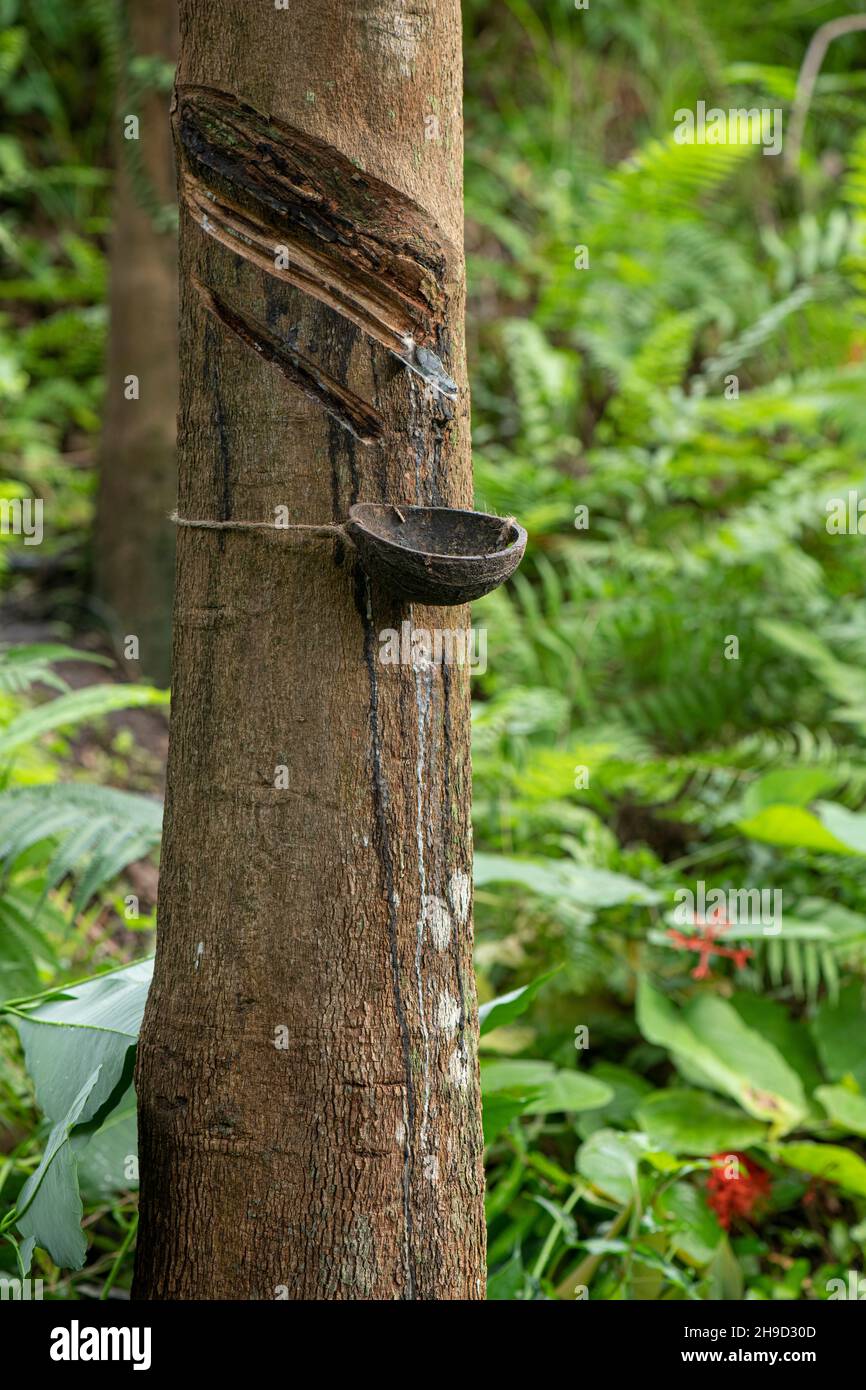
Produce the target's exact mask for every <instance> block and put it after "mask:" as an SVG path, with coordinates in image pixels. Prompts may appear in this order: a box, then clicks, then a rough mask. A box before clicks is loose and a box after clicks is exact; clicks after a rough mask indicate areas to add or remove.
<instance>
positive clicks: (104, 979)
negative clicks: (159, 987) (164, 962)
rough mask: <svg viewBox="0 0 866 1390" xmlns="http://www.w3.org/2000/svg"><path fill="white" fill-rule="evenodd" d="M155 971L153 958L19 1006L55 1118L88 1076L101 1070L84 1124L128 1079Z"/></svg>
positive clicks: (37, 1082)
mask: <svg viewBox="0 0 866 1390" xmlns="http://www.w3.org/2000/svg"><path fill="white" fill-rule="evenodd" d="M152 969H153V962H152V961H151V960H144V961H136V962H135V964H134V965H128V966H126V967H124V969H122V970H114V971H111V972H110V973H108V974H105V975H98V976H96V977H95V978H94V979H92V980H85V981H84V982H83V983H82V984H78V985H70V986H68V987H67V988H65V989H64V991H63V996H62V997H55V996H52V997H50V998H48V999H46V1000H43V1001H42V1002H39V1001H35V1002H34V1003H33V1004H31V1005H20V1006H17V1007H16V1010H15V1012H14V1013H13V1014H12V1021H13V1023H14V1024H15V1027H16V1028H17V1029H18V1033H19V1036H20V1038H21V1044H22V1047H23V1048H24V1057H25V1061H26V1063H27V1070H28V1071H29V1072H30V1075H31V1077H32V1078H33V1084H34V1086H35V1089H36V1099H37V1101H38V1103H39V1105H40V1107H41V1109H42V1110H43V1111H44V1112H45V1114H46V1115H47V1116H48V1118H49V1119H50V1120H51V1121H52V1122H55V1123H56V1122H57V1121H58V1120H59V1119H60V1118H61V1117H62V1116H63V1115H65V1114H66V1113H67V1111H68V1110H69V1107H70V1105H71V1104H72V1101H73V1100H74V1098H75V1097H76V1096H77V1095H78V1094H79V1092H80V1090H81V1088H82V1086H83V1085H84V1082H85V1081H86V1079H87V1077H89V1076H90V1075H91V1073H92V1072H94V1071H96V1070H97V1069H98V1070H99V1080H98V1082H97V1083H96V1085H95V1086H94V1087H93V1090H92V1093H88V1099H87V1102H86V1105H85V1109H84V1112H83V1114H82V1116H81V1122H82V1123H84V1122H85V1121H89V1120H91V1119H92V1118H93V1116H94V1115H95V1114H96V1113H97V1112H98V1111H99V1110H100V1109H101V1108H102V1106H103V1105H104V1104H105V1103H106V1102H107V1101H108V1100H109V1099H110V1098H111V1096H112V1095H113V1093H114V1091H115V1090H116V1088H117V1087H118V1086H119V1085H120V1084H121V1083H122V1082H124V1076H125V1073H126V1072H127V1071H128V1070H129V1065H130V1062H131V1060H132V1055H133V1054H132V1051H131V1049H133V1048H134V1046H135V1043H136V1039H137V1038H138V1030H139V1027H140V1024H141V1016H142V1014H143V1012H144V1004H145V1000H146V998H147V991H148V986H149V984H150V977H151V973H152ZM127 1080H128V1078H127ZM124 1089H125V1085H124ZM118 1098H119V1096H118Z"/></svg>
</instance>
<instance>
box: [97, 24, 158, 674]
mask: <svg viewBox="0 0 866 1390" xmlns="http://www.w3.org/2000/svg"><path fill="white" fill-rule="evenodd" d="M124 13H125V17H126V21H127V29H128V37H129V44H130V47H131V49H132V51H133V52H134V53H135V54H136V55H138V56H140V57H154V56H156V57H160V58H163V59H164V60H165V61H167V62H170V63H172V64H173V63H175V62H176V61H177V49H178V15H177V3H176V0H126V9H125V12H124ZM127 76H128V75H127V74H126V73H121V74H120V75H119V81H118V94H117V109H116V137H115V151H116V166H117V176H116V179H117V181H116V189H115V206H114V232H113V237H112V243H111V252H110V285H109V314H110V327H109V343H108V355H107V389H106V404H105V418H104V422H103V431H102V444H101V449H100V477H99V496H98V502H97V525H96V527H95V530H94V573H95V578H96V590H97V594H98V597H99V599H100V600H101V602H102V604H103V605H104V608H105V610H106V615H107V617H108V619H109V622H110V623H111V626H112V628H113V630H114V635H115V640H116V643H117V646H118V648H121V647H122V646H125V644H124V643H123V639H124V638H125V637H127V636H135V637H137V638H138V651H139V659H138V660H137V661H134V660H130V661H128V662H127V669H128V670H129V673H130V675H131V676H133V677H134V678H137V677H138V676H139V675H140V674H142V673H144V674H145V675H147V676H150V677H151V678H152V679H154V680H158V681H161V682H167V680H168V674H169V664H170V656H171V604H172V592H173V588H174V535H173V533H172V528H171V527H170V526H169V525H168V524H167V522H166V518H167V516H168V514H169V513H170V512H171V510H172V509H173V507H174V504H175V496H176V487H177V469H176V449H175V440H176V422H177V397H178V364H177V238H176V236H175V233H174V230H173V228H166V227H165V226H164V225H160V223H159V221H158V220H157V217H156V214H157V212H158V211H159V209H160V208H161V207H162V206H163V205H166V206H168V207H170V206H171V204H172V203H173V202H174V188H175V171H174V158H173V154H172V142H171V130H170V128H169V124H168V121H167V119H166V116H167V106H168V97H167V96H166V95H165V94H164V93H162V94H161V93H159V92H157V91H149V92H148V93H147V95H146V96H145V98H144V99H143V100H142V101H141V103H140V104H139V102H138V101H137V100H136V96H135V92H134V91H131V90H130V87H129V84H128V81H127ZM130 115H132V116H137V117H138V121H139V131H138V136H139V138H138V140H137V141H132V140H127V139H126V138H125V135H124V132H125V130H126V124H125V122H126V117H127V116H130ZM132 376H134V377H135V378H137V383H138V385H137V393H138V395H137V399H136V398H134V397H132V396H131V394H130V393H131V392H132V391H134V390H135V389H136V388H135V387H134V386H133V385H131V384H130V383H129V378H130V377H132ZM128 650H132V648H129V649H128Z"/></svg>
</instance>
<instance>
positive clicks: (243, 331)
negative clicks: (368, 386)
mask: <svg viewBox="0 0 866 1390" xmlns="http://www.w3.org/2000/svg"><path fill="white" fill-rule="evenodd" d="M191 280H192V283H193V284H194V286H195V288H196V290H197V291H198V293H199V295H200V297H201V300H202V303H203V304H204V305H205V307H206V308H207V309H208V310H209V311H210V312H211V313H212V314H213V315H214V317H215V318H217V319H219V321H220V323H222V324H224V325H225V327H226V328H228V329H230V330H231V332H232V333H235V334H236V335H237V337H238V338H240V340H241V342H243V343H246V345H247V347H251V348H252V349H253V350H254V351H255V352H257V353H258V354H259V356H260V357H263V358H264V359H265V361H266V362H273V364H274V366H276V367H279V369H280V371H281V372H282V373H283V375H284V376H285V377H287V378H288V380H289V381H290V382H291V383H292V385H293V386H297V387H298V389H299V390H300V391H303V393H304V395H305V396H309V397H310V399H311V400H314V401H317V402H318V404H319V405H321V406H322V408H323V410H326V411H327V412H328V414H329V415H330V416H332V418H333V419H335V420H336V421H337V422H338V424H340V425H342V426H343V428H344V429H346V430H348V431H349V433H350V434H353V435H354V436H355V438H356V439H359V440H360V441H361V443H362V444H372V443H374V442H375V441H376V440H377V439H379V438H380V437H381V435H382V433H383V431H384V426H383V424H382V420H381V417H380V416H379V414H378V412H377V411H375V410H374V409H373V407H372V406H370V405H367V403H366V402H365V401H362V400H361V398H360V397H359V396H356V395H355V394H354V392H352V391H349V390H348V389H347V388H346V387H345V386H341V385H340V383H339V382H338V381H335V380H334V378H333V377H332V376H329V375H328V373H327V372H325V371H323V370H322V368H321V367H320V366H319V365H318V364H317V363H316V362H314V361H313V360H312V359H311V358H309V357H305V356H304V354H303V353H301V352H298V351H297V350H296V349H294V348H293V347H292V346H291V345H290V344H289V343H288V342H286V341H285V340H284V339H280V338H277V337H276V336H275V335H274V334H273V333H271V332H270V331H269V330H268V329H267V328H266V327H265V326H264V324H261V323H255V322H253V320H252V319H250V318H248V317H247V316H246V315H244V314H242V313H241V312H240V310H238V309H233V308H232V307H231V306H230V305H229V304H227V303H226V302H225V300H223V299H220V297H219V296H218V295H216V294H214V292H213V290H209V289H208V288H207V287H206V286H205V285H203V284H202V283H201V281H200V280H198V279H196V278H195V277H191Z"/></svg>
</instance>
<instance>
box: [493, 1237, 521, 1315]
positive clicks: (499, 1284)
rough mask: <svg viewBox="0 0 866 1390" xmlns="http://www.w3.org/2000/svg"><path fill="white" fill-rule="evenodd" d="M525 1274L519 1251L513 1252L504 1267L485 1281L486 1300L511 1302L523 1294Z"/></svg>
mask: <svg viewBox="0 0 866 1390" xmlns="http://www.w3.org/2000/svg"><path fill="white" fill-rule="evenodd" d="M525 1283H526V1272H525V1270H524V1268H523V1261H522V1259H521V1258H520V1251H519V1250H515V1251H513V1253H512V1255H511V1258H510V1259H508V1260H507V1261H506V1262H505V1264H504V1265H500V1266H499V1268H498V1269H496V1270H494V1271H493V1273H492V1274H491V1275H490V1277H489V1279H488V1280H487V1298H488V1300H490V1301H493V1302H509V1303H510V1302H512V1301H513V1300H514V1299H516V1298H517V1296H518V1294H520V1293H522V1292H523V1286H524V1284H525Z"/></svg>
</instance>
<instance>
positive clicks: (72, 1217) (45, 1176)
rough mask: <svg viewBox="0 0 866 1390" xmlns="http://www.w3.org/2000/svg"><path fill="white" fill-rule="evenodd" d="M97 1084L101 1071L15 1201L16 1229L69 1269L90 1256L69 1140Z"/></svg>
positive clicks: (57, 1130)
mask: <svg viewBox="0 0 866 1390" xmlns="http://www.w3.org/2000/svg"><path fill="white" fill-rule="evenodd" d="M98 1082H99V1068H98V1067H97V1068H96V1070H95V1071H93V1072H91V1074H90V1076H89V1077H88V1078H87V1080H86V1081H85V1082H84V1084H83V1085H82V1087H81V1089H80V1090H79V1092H78V1094H77V1095H76V1096H75V1097H74V1099H73V1101H72V1104H71V1105H70V1106H69V1109H68V1110H67V1112H66V1114H65V1115H63V1116H62V1118H61V1119H59V1120H58V1121H57V1123H56V1124H55V1125H54V1128H53V1129H52V1131H51V1134H50V1135H49V1138H48V1144H47V1145H46V1148H45V1153H44V1154H43V1155H42V1161H41V1163H40V1164H39V1167H38V1168H37V1169H36V1171H35V1173H32V1174H31V1176H30V1177H29V1178H28V1179H27V1182H26V1183H25V1184H24V1186H23V1188H22V1189H21V1192H20V1194H19V1197H18V1202H17V1203H16V1212H17V1218H16V1225H17V1227H18V1230H19V1231H20V1232H21V1234H22V1236H24V1237H25V1238H26V1239H31V1240H33V1241H35V1243H36V1244H37V1245H41V1246H42V1247H43V1248H44V1249H45V1250H47V1251H48V1253H49V1255H50V1256H51V1258H52V1260H54V1262H55V1264H58V1265H60V1266H61V1268H64V1269H80V1268H81V1266H82V1265H83V1264H84V1257H85V1255H86V1253H87V1242H86V1240H85V1238H84V1234H83V1232H82V1230H81V1217H82V1213H83V1207H82V1204H81V1197H80V1196H79V1193H78V1174H77V1171H76V1155H75V1150H74V1147H73V1144H72V1141H71V1137H70V1136H71V1134H72V1131H73V1129H74V1128H75V1126H76V1125H77V1124H78V1123H80V1121H81V1118H82V1116H83V1115H84V1113H85V1111H86V1110H87V1109H88V1106H89V1103H90V1098H91V1096H92V1095H93V1092H94V1090H95V1089H96V1087H97V1085H98Z"/></svg>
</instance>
